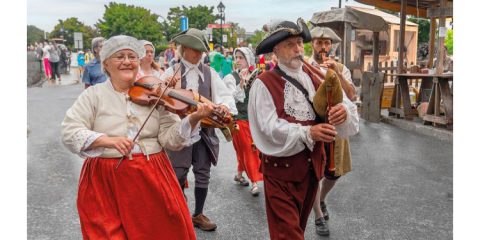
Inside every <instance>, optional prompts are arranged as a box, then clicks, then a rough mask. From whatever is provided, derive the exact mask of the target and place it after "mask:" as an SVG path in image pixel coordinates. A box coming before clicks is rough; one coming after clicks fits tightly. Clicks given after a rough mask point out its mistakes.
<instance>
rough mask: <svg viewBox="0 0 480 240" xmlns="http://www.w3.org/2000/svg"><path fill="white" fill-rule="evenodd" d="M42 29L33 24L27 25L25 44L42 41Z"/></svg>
mask: <svg viewBox="0 0 480 240" xmlns="http://www.w3.org/2000/svg"><path fill="white" fill-rule="evenodd" d="M43 40H44V39H43V30H41V29H40V28H37V27H36V26H34V25H27V45H30V44H34V43H35V42H38V43H40V42H43Z"/></svg>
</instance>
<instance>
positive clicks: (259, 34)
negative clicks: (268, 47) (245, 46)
mask: <svg viewBox="0 0 480 240" xmlns="http://www.w3.org/2000/svg"><path fill="white" fill-rule="evenodd" d="M253 34H254V35H253V36H251V37H249V38H248V39H247V42H248V43H251V44H252V47H253V48H254V49H255V48H256V47H257V45H258V44H259V43H260V42H261V41H262V39H263V38H264V37H265V35H266V33H265V32H264V31H262V30H255V32H253Z"/></svg>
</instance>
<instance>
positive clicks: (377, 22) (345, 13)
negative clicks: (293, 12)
mask: <svg viewBox="0 0 480 240" xmlns="http://www.w3.org/2000/svg"><path fill="white" fill-rule="evenodd" d="M310 22H311V23H312V24H313V25H314V26H327V27H330V28H333V29H339V28H340V26H342V25H343V23H345V22H348V23H350V24H351V25H352V27H354V28H357V29H366V30H371V31H374V32H380V31H386V30H387V29H388V22H387V21H385V19H384V18H382V17H381V16H378V15H376V14H372V13H369V12H366V11H361V10H358V9H356V8H353V7H349V6H346V7H345V8H338V9H334V10H330V11H324V12H316V13H314V14H313V16H312V19H311V20H310Z"/></svg>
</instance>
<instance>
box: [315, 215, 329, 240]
mask: <svg viewBox="0 0 480 240" xmlns="http://www.w3.org/2000/svg"><path fill="white" fill-rule="evenodd" d="M315 229H316V232H317V234H318V235H320V236H328V235H330V230H329V229H328V224H327V221H325V219H324V218H322V217H320V218H318V219H317V220H315Z"/></svg>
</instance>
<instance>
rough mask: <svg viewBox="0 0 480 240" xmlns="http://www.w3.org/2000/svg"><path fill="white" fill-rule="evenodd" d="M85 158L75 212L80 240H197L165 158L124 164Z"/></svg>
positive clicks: (158, 156)
mask: <svg viewBox="0 0 480 240" xmlns="http://www.w3.org/2000/svg"><path fill="white" fill-rule="evenodd" d="M117 162H118V158H87V159H86V160H85V163H84V164H83V168H82V172H81V175H80V180H79V186H78V198H77V208H78V214H79V216H80V224H81V227H82V234H83V238H84V239H130V240H132V239H142V240H145V239H182V240H183V239H196V236H195V231H194V229H193V224H192V219H191V217H190V213H189V211H188V206H187V203H186V202H185V198H184V196H183V193H182V190H181V189H180V185H179V184H178V182H177V178H176V176H175V173H174V172H173V169H172V166H171V164H170V161H169V159H168V157H167V155H166V154H165V152H163V151H162V152H160V153H156V154H152V155H150V160H147V158H146V156H145V155H143V154H134V155H133V159H132V160H128V158H127V159H124V160H123V161H122V164H121V165H120V166H119V168H118V169H115V166H116V164H117Z"/></svg>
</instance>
